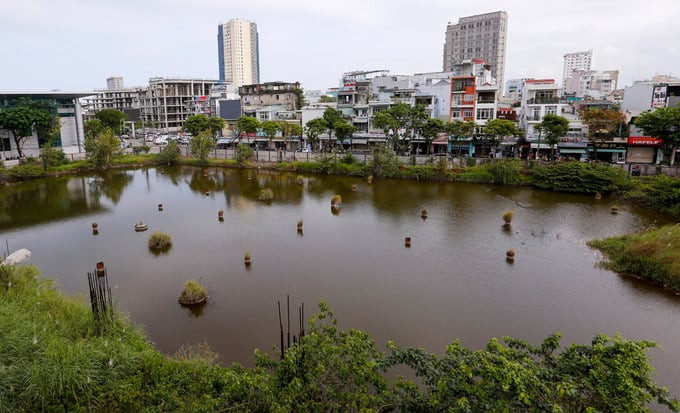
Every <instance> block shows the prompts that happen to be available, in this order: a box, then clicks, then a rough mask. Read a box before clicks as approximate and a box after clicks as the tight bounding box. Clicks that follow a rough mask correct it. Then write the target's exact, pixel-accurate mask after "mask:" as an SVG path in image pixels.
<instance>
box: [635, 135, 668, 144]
mask: <svg viewBox="0 0 680 413" xmlns="http://www.w3.org/2000/svg"><path fill="white" fill-rule="evenodd" d="M661 142H663V141H662V140H661V139H659V138H655V137H652V136H630V137H629V138H628V145H637V146H660V145H661Z"/></svg>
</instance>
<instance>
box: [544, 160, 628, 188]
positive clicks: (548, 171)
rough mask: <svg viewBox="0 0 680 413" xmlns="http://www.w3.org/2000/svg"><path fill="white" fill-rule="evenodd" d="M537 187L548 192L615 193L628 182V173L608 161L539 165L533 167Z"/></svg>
mask: <svg viewBox="0 0 680 413" xmlns="http://www.w3.org/2000/svg"><path fill="white" fill-rule="evenodd" d="M531 179H532V182H533V184H534V185H535V186H537V187H539V188H541V189H547V190H549V191H561V192H579V193H587V194H594V193H597V192H599V193H601V194H606V193H610V192H614V191H616V190H618V189H620V188H622V187H624V186H625V185H626V181H627V177H626V173H625V172H624V171H623V170H622V169H619V168H614V167H612V166H611V165H608V164H597V163H582V162H577V161H570V162H563V163H557V164H552V165H547V166H537V167H535V168H533V169H531Z"/></svg>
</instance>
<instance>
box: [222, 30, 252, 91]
mask: <svg viewBox="0 0 680 413" xmlns="http://www.w3.org/2000/svg"><path fill="white" fill-rule="evenodd" d="M217 52H218V60H219V67H220V77H219V78H220V81H221V82H224V83H228V84H231V85H233V86H236V87H239V86H243V85H254V84H258V83H260V48H259V41H258V37H257V24H255V22H250V21H247V20H239V19H231V20H229V21H228V22H227V23H224V24H220V25H219V26H217Z"/></svg>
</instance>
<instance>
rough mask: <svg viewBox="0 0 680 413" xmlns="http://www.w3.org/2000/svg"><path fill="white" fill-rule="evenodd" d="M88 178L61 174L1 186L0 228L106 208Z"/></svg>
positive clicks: (35, 222)
mask: <svg viewBox="0 0 680 413" xmlns="http://www.w3.org/2000/svg"><path fill="white" fill-rule="evenodd" d="M88 182H89V179H88V178H85V177H58V178H48V179H39V180H32V181H28V182H24V183H21V184H16V185H12V186H3V187H0V230H7V229H12V228H18V227H23V226H29V225H37V224H41V223H45V222H50V221H56V220H61V219H66V218H73V217H76V216H80V215H86V214H93V213H96V212H101V211H105V210H106V208H104V207H103V206H102V205H101V203H100V202H99V196H97V194H91V192H90V187H89V184H88Z"/></svg>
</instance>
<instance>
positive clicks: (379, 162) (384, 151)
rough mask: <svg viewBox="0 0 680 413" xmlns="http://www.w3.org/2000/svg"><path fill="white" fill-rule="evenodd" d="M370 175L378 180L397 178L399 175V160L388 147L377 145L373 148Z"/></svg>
mask: <svg viewBox="0 0 680 413" xmlns="http://www.w3.org/2000/svg"><path fill="white" fill-rule="evenodd" d="M370 173H371V175H374V176H376V177H378V178H381V177H388V178H389V177H394V176H397V175H398V174H399V158H397V155H396V154H395V153H394V151H393V150H392V149H390V148H388V147H387V146H386V145H384V144H378V145H376V146H375V147H374V148H373V161H372V162H371V167H370Z"/></svg>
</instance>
